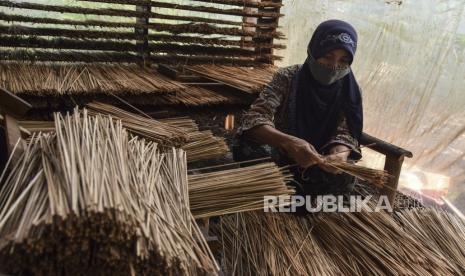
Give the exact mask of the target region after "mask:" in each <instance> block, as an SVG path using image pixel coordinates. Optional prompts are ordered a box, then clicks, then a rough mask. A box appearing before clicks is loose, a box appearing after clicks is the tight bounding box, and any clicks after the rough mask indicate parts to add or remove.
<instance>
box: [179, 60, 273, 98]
mask: <svg viewBox="0 0 465 276" xmlns="http://www.w3.org/2000/svg"><path fill="white" fill-rule="evenodd" d="M185 69H187V70H188V71H191V72H194V73H196V74H198V75H201V76H203V77H206V78H208V79H212V80H215V81H217V82H220V83H224V84H226V85H228V86H232V87H235V88H237V89H239V90H242V91H244V92H246V93H249V94H255V93H258V92H260V90H261V89H262V88H263V87H264V86H265V85H266V84H267V83H268V82H269V81H271V79H272V77H273V74H274V73H275V72H276V70H277V67H274V66H262V67H258V66H257V67H238V66H224V65H192V66H186V67H185Z"/></svg>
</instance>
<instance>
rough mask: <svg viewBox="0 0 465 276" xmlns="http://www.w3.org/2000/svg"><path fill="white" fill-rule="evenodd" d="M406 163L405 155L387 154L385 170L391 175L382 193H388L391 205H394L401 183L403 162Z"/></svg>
mask: <svg viewBox="0 0 465 276" xmlns="http://www.w3.org/2000/svg"><path fill="white" fill-rule="evenodd" d="M403 163H404V156H403V155H401V156H395V155H387V156H386V161H385V163H384V170H385V171H387V172H388V173H389V175H391V178H390V179H389V181H388V183H387V184H386V186H385V187H384V188H383V189H382V190H381V194H382V195H386V196H387V198H388V200H389V203H390V204H391V206H393V207H394V203H395V199H396V192H397V187H398V185H399V177H400V172H401V170H402V164H403Z"/></svg>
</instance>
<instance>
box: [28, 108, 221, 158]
mask: <svg viewBox="0 0 465 276" xmlns="http://www.w3.org/2000/svg"><path fill="white" fill-rule="evenodd" d="M88 107H89V108H90V113H92V114H106V115H110V116H112V117H113V118H117V119H121V120H122V122H123V126H124V127H125V128H127V129H128V130H129V131H130V132H131V133H132V134H135V135H137V136H140V137H143V138H146V139H148V140H150V141H154V142H157V143H159V144H161V145H163V146H165V145H168V146H179V147H181V148H182V149H184V150H185V151H186V152H187V161H188V162H195V161H200V160H207V159H215V158H220V157H223V156H225V155H226V153H228V151H229V148H228V146H227V145H226V142H225V140H224V138H222V137H217V136H215V135H213V133H212V132H211V131H210V130H203V131H200V130H199V127H198V126H197V124H196V123H195V121H194V120H192V119H191V118H188V117H177V118H165V119H160V120H155V119H151V118H147V117H143V116H140V115H137V114H134V113H131V112H128V111H125V110H122V109H119V108H116V107H114V106H112V105H107V104H103V103H97V102H94V103H91V104H89V106H88ZM20 125H21V126H22V127H24V128H25V129H26V130H29V131H31V132H36V131H41V132H50V131H54V128H55V126H54V123H53V122H51V121H20Z"/></svg>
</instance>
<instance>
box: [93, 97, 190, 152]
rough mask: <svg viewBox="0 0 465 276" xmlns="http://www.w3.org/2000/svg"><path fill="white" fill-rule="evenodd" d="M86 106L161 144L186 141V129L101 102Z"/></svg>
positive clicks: (177, 145)
mask: <svg viewBox="0 0 465 276" xmlns="http://www.w3.org/2000/svg"><path fill="white" fill-rule="evenodd" d="M87 108H88V109H89V111H90V113H91V114H105V115H109V116H111V117H112V118H115V119H118V120H121V122H122V123H123V127H125V128H126V129H128V130H129V131H130V132H131V133H132V134H135V135H137V136H140V137H143V138H146V139H148V140H151V141H154V142H156V143H158V144H159V145H162V146H163V145H166V146H175V147H180V146H182V145H184V144H185V143H186V142H187V141H188V134H187V132H186V131H184V130H182V129H181V128H179V127H176V126H172V125H169V124H165V123H162V122H159V121H157V120H154V119H152V118H147V117H144V116H141V115H137V114H134V113H131V112H128V111H125V110H123V109H120V108H117V107H115V106H112V105H109V104H105V103H101V102H92V103H89V104H88V105H87Z"/></svg>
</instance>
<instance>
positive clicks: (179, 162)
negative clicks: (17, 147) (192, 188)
mask: <svg viewBox="0 0 465 276" xmlns="http://www.w3.org/2000/svg"><path fill="white" fill-rule="evenodd" d="M55 129H56V133H54V134H39V135H36V136H34V137H33V138H32V139H31V142H30V143H29V144H28V147H27V149H26V150H25V152H24V154H23V155H22V157H21V159H20V161H19V163H17V164H16V165H14V166H10V168H9V170H6V171H5V172H4V174H3V175H2V176H1V183H2V184H3V185H2V189H1V190H0V210H1V212H0V237H1V243H0V263H1V267H2V269H3V270H5V271H4V272H7V273H12V274H28V273H34V274H44V275H56V274H79V275H82V274H89V275H97V274H113V275H129V274H131V275H135V274H151V275H180V274H183V275H205V274H214V273H216V272H217V271H218V267H217V265H216V263H215V261H214V260H213V257H212V254H211V252H210V250H209V248H208V246H207V244H206V242H205V240H204V238H203V236H202V233H201V232H200V230H199V228H198V227H197V225H196V223H195V221H194V218H193V216H192V215H191V213H190V211H189V198H188V187H187V165H186V156H185V152H184V151H182V150H177V149H172V150H171V151H169V152H165V153H161V152H160V151H159V150H158V149H157V145H156V144H155V143H152V142H145V141H143V140H139V139H136V138H132V139H129V136H128V134H127V131H126V130H125V129H124V128H123V126H122V124H121V122H120V121H114V120H112V119H109V118H107V117H104V116H100V115H97V116H89V115H88V114H87V112H86V111H85V110H84V111H82V112H77V111H76V112H75V113H74V114H73V115H66V116H61V115H59V114H56V115H55Z"/></svg>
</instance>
